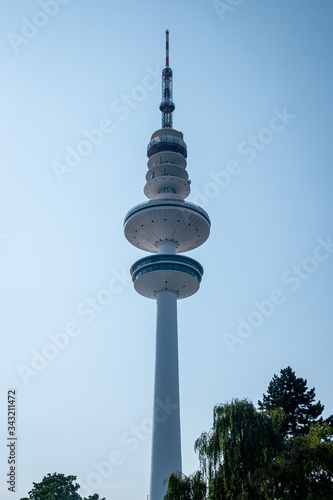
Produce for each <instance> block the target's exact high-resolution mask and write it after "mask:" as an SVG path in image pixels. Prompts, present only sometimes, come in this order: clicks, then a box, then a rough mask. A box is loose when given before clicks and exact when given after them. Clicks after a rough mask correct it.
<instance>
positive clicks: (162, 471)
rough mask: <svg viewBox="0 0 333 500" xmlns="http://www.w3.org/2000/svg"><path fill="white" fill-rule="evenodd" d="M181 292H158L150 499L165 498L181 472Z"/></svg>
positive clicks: (159, 499)
mask: <svg viewBox="0 0 333 500" xmlns="http://www.w3.org/2000/svg"><path fill="white" fill-rule="evenodd" d="M177 337H178V334H177V295H176V293H174V292H169V291H166V292H159V293H158V294H157V320H156V351H155V384H154V404H155V407H154V418H153V441H152V459H151V479H150V481H151V482H150V498H149V500H163V497H164V495H165V493H166V490H167V484H166V485H165V487H163V482H164V480H165V479H168V477H169V476H170V475H171V474H172V473H173V472H175V471H179V472H181V467H182V461H181V441H180V409H179V408H180V407H179V375H178V338H177Z"/></svg>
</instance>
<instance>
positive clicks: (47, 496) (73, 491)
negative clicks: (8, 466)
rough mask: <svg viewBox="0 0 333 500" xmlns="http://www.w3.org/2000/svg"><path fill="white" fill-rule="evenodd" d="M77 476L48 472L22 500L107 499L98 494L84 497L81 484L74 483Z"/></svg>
mask: <svg viewBox="0 0 333 500" xmlns="http://www.w3.org/2000/svg"><path fill="white" fill-rule="evenodd" d="M75 480H76V476H65V475H64V474H58V473H56V472H55V473H54V474H48V475H47V476H45V477H44V478H43V480H42V481H41V482H40V483H33V488H32V490H31V491H29V496H28V497H27V498H26V497H25V498H21V500H105V498H99V496H98V495H97V494H95V495H92V496H89V497H88V498H82V497H81V496H80V495H79V494H78V492H77V490H78V489H79V488H80V485H79V484H77V483H74V481H75Z"/></svg>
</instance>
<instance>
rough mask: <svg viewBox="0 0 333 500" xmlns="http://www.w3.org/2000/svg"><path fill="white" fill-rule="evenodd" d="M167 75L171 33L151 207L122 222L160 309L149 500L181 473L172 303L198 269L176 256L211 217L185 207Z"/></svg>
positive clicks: (179, 138) (137, 269)
mask: <svg viewBox="0 0 333 500" xmlns="http://www.w3.org/2000/svg"><path fill="white" fill-rule="evenodd" d="M174 109H175V105H174V103H173V102H172V70H171V68H170V67H169V31H168V30H167V31H166V65H165V68H164V69H163V72H162V102H161V104H160V110H161V111H162V128H161V129H160V130H157V131H156V132H154V134H153V135H152V136H151V140H150V143H149V144H148V150H147V156H148V163H147V165H148V172H147V174H146V181H147V182H146V185H145V187H144V193H145V195H146V196H147V198H148V199H149V201H148V202H144V203H141V204H140V205H137V206H135V207H134V208H132V210H130V211H129V212H128V213H127V215H126V217H125V220H124V231H125V236H126V238H127V239H128V241H129V242H130V243H132V245H134V246H136V247H138V248H141V250H145V251H146V252H154V253H155V255H150V256H147V257H143V258H142V259H140V260H138V261H137V262H135V263H134V264H133V266H132V267H131V275H132V279H133V283H134V288H135V290H136V291H137V292H138V293H140V294H141V295H143V296H145V297H148V298H150V299H155V300H156V303H157V321H156V352H155V385H154V407H153V408H154V411H153V436H152V457H151V476H150V494H149V500H163V497H164V495H165V494H166V490H167V481H166V484H165V485H164V484H163V483H164V481H165V480H167V479H168V478H169V476H170V475H171V474H172V473H173V472H181V471H182V461H181V438H180V406H179V376H178V334H177V300H178V299H183V298H186V297H189V296H190V295H193V294H194V293H195V292H196V291H197V290H198V289H199V286H200V282H201V278H202V275H203V268H202V266H201V265H200V264H199V262H197V261H195V260H194V259H191V258H189V257H185V256H181V255H179V254H180V253H182V252H187V251H189V250H192V249H194V248H197V247H198V246H200V245H202V243H204V242H205V241H206V240H207V238H208V236H209V232H210V219H209V216H208V214H207V213H206V212H205V210H203V209H202V208H200V207H199V206H197V205H194V204H193V203H189V202H186V201H184V200H185V198H186V197H187V196H188V195H189V194H190V181H189V180H188V173H187V171H186V157H187V148H186V144H185V142H184V140H183V134H182V132H178V131H177V130H174V129H173V128H172V112H173V111H174Z"/></svg>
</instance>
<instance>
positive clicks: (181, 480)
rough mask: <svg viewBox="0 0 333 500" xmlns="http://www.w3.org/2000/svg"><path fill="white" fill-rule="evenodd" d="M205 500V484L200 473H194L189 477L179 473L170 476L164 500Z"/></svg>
mask: <svg viewBox="0 0 333 500" xmlns="http://www.w3.org/2000/svg"><path fill="white" fill-rule="evenodd" d="M205 498H206V483H205V482H204V481H203V478H202V474H201V472H199V471H198V472H195V473H194V474H193V475H192V476H190V477H187V476H185V475H184V474H180V473H173V474H171V476H170V478H169V480H168V490H167V493H166V495H165V496H164V500H205Z"/></svg>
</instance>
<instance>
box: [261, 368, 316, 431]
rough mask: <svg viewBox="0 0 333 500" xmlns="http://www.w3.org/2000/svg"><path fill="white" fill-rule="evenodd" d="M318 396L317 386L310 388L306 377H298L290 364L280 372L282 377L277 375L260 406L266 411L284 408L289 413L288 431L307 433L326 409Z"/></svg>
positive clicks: (286, 426) (285, 422)
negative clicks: (316, 393)
mask: <svg viewBox="0 0 333 500" xmlns="http://www.w3.org/2000/svg"><path fill="white" fill-rule="evenodd" d="M315 397H316V395H315V389H314V388H312V389H308V387H307V381H306V379H305V380H304V379H303V378H300V377H299V378H298V377H296V374H295V372H294V371H293V370H292V369H291V368H290V366H288V367H287V368H284V369H282V370H281V371H280V376H277V375H274V377H273V379H272V380H271V382H270V383H269V386H268V389H267V394H263V400H262V401H258V405H259V408H260V409H262V410H265V411H270V410H274V409H277V408H282V409H283V411H284V412H285V415H286V419H285V421H284V422H283V432H284V434H285V435H287V436H297V435H300V436H305V435H306V434H308V432H309V430H310V426H311V425H312V424H314V423H316V422H318V421H319V420H318V419H319V417H320V415H321V414H322V412H323V410H324V406H323V405H322V404H321V403H320V401H318V403H315V402H314V400H315Z"/></svg>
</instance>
